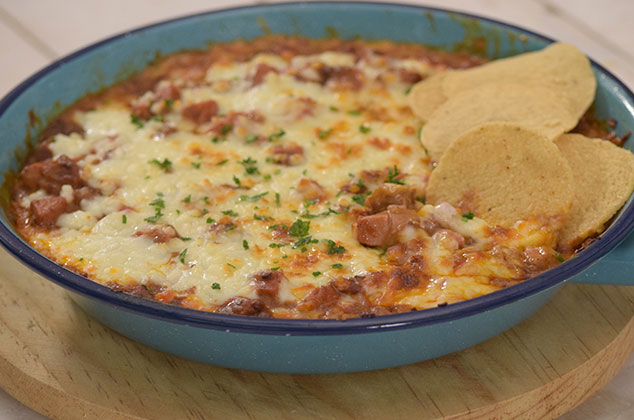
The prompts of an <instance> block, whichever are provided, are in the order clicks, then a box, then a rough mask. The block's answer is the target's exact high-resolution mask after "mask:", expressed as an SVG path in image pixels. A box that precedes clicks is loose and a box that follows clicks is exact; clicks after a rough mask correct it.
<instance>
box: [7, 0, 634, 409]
mask: <svg viewBox="0 0 634 420" xmlns="http://www.w3.org/2000/svg"><path fill="white" fill-rule="evenodd" d="M401 1H402V2H403V0H401ZM253 3H266V1H245V0H238V1H231V0H211V1H210V0H179V1H173V0H172V1H169V0H133V1H131V0H108V1H95V0H65V1H63V2H60V1H53V0H19V1H18V0H0V63H2V71H0V97H1V96H3V95H4V94H5V93H7V92H8V91H9V90H10V89H11V88H13V87H14V86H15V85H17V84H18V83H19V82H20V81H22V80H23V79H25V78H26V77H27V76H29V75H30V74H32V73H33V72H35V71H36V70H37V69H39V68H41V67H43V66H44V65H46V64H48V63H49V62H51V61H53V60H55V59H57V58H59V57H61V56H63V55H66V54H68V53H70V52H72V51H74V50H77V49H78V48H80V47H83V46H86V45H88V44H90V43H92V42H94V41H96V40H99V39H102V38H105V37H107V36H110V35H113V34H116V33H118V32H122V31H124V30H127V29H131V28H134V27H138V26H141V25H145V24H148V23H153V22H157V21H160V20H163V19H166V18H170V17H176V16H182V15H187V14H191V13H195V12H200V11H205V10H210V9H214V8H222V7H229V6H235V5H244V4H253ZM408 3H414V4H425V5H429V6H436V7H444V8H450V9H455V10H461V11H466V12H472V13H475V14H479V15H482V16H487V17H491V18H496V19H500V20H502V21H505V22H508V23H513V24H517V25H519V26H523V27H525V28H528V29H532V30H534V31H537V32H540V33H543V34H545V35H549V36H551V37H553V38H556V39H559V40H562V41H566V42H570V43H572V44H574V45H576V46H577V47H578V48H580V49H581V50H583V51H584V52H585V53H586V54H588V55H589V56H591V57H592V58H594V59H595V60H597V61H598V62H600V63H601V64H603V65H604V66H606V67H607V68H608V70H610V71H612V72H613V73H614V74H616V75H617V77H619V78H620V79H621V80H623V81H624V82H625V83H626V84H627V85H628V86H629V87H630V88H631V89H634V43H633V42H632V39H634V0H604V1H602V2H599V1H596V0H513V1H510V0H464V1H460V0H445V1H441V0H426V1H409V2H408ZM0 310H2V309H1V308H0ZM562 418H563V419H565V420H577V419H579V420H581V419H583V420H585V419H599V420H608V419H609V420H617V419H618V420H626V419H634V357H632V358H630V360H629V361H628V362H627V363H626V365H625V366H624V367H623V369H622V370H621V372H620V373H619V374H618V375H617V376H616V377H615V378H614V379H613V380H612V381H611V382H610V383H609V384H608V385H607V386H605V387H604V388H603V389H602V390H600V391H599V392H598V393H597V394H595V395H594V396H593V397H591V398H590V399H589V400H587V401H586V402H584V403H583V404H581V405H580V406H579V407H577V408H576V409H575V410H573V411H572V412H570V413H568V414H566V415H565V416H563V417H562ZM0 419H3V420H4V419H6V420H18V419H19V420H41V419H44V417H43V416H41V415H39V414H37V413H35V412H34V411H32V410H30V409H29V408H27V407H25V406H23V405H22V404H20V403H19V402H18V401H16V400H14V399H13V398H12V397H11V396H9V395H7V394H6V393H5V392H4V391H2V390H0Z"/></svg>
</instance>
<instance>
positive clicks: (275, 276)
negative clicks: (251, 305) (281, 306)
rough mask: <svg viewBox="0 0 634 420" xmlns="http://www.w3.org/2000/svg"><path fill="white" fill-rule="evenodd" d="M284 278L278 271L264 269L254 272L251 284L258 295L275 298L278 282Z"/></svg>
mask: <svg viewBox="0 0 634 420" xmlns="http://www.w3.org/2000/svg"><path fill="white" fill-rule="evenodd" d="M284 278H285V276H284V274H283V273H282V272H280V271H272V270H265V271H261V272H259V273H257V274H255V275H254V276H253V277H252V279H251V284H252V285H253V287H254V288H255V292H256V293H257V294H258V296H259V297H265V298H268V299H273V300H277V297H278V295H277V294H278V292H279V290H280V283H281V282H282V280H283V279H284Z"/></svg>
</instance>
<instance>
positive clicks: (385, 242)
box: [357, 206, 418, 248]
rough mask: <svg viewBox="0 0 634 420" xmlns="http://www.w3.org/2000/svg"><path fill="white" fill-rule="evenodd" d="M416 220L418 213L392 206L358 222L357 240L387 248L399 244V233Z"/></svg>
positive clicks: (361, 218)
mask: <svg viewBox="0 0 634 420" xmlns="http://www.w3.org/2000/svg"><path fill="white" fill-rule="evenodd" d="M416 220H418V215H417V214H416V211H414V210H411V209H406V208H403V207H397V206H390V207H389V208H388V209H387V210H385V211H382V212H380V213H377V214H372V215H369V216H363V217H360V218H359V220H357V240H358V241H359V242H360V243H361V244H363V245H367V246H372V247H380V248H387V247H389V246H391V245H394V244H396V243H398V234H399V232H400V231H401V230H403V228H405V227H406V226H407V225H408V224H410V223H411V222H414V221H416Z"/></svg>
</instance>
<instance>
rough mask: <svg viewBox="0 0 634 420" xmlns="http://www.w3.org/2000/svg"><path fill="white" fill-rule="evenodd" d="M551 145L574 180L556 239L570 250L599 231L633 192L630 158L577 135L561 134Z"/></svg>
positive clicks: (610, 145) (633, 160)
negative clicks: (568, 207)
mask: <svg viewBox="0 0 634 420" xmlns="http://www.w3.org/2000/svg"><path fill="white" fill-rule="evenodd" d="M555 144H556V145H557V147H558V148H559V150H560V151H561V153H562V154H563V156H564V157H565V158H566V160H567V161H568V164H569V165H570V168H571V169H572V174H573V177H574V187H575V198H574V201H573V204H572V209H571V210H570V214H569V215H568V219H567V220H566V223H565V224H564V227H563V229H562V231H561V233H560V236H559V243H560V245H561V246H562V247H563V248H568V249H570V248H572V247H574V246H576V245H578V244H580V243H581V242H582V241H583V240H584V239H586V238H587V237H589V236H591V235H594V234H596V233H600V232H602V231H603V228H604V225H605V224H606V223H607V222H608V221H609V220H610V219H611V218H612V216H614V214H615V213H616V212H617V211H618V210H619V209H620V208H621V207H622V206H623V204H625V202H626V201H627V199H628V198H629V196H630V194H631V193H632V190H634V154H632V152H630V151H629V150H626V149H622V148H620V147H618V146H616V145H614V144H613V143H611V142H609V141H606V140H601V139H591V138H588V137H585V136H583V135H581V134H564V135H562V136H561V137H559V138H558V139H556V140H555Z"/></svg>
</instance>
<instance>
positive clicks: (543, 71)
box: [442, 42, 597, 120]
mask: <svg viewBox="0 0 634 420" xmlns="http://www.w3.org/2000/svg"><path fill="white" fill-rule="evenodd" d="M505 82H516V83H518V82H519V83H530V84H536V85H540V86H544V87H546V88H548V89H551V90H553V91H554V92H556V94H557V95H558V96H560V97H561V98H563V99H566V101H567V106H568V107H569V111H570V112H571V113H572V114H573V115H575V116H576V119H577V120H578V119H579V118H580V117H581V116H582V115H583V113H584V112H586V110H587V109H588V107H590V104H592V101H593V100H594V94H595V91H596V88H597V81H596V78H595V77H594V73H593V72H592V68H591V67H590V60H588V58H587V57H586V56H585V55H584V54H583V53H582V52H581V51H579V50H578V49H577V48H576V47H574V46H573V45H570V44H566V43H563V42H557V43H554V44H551V45H549V46H548V47H546V48H544V49H543V50H540V51H535V52H530V53H525V54H520V55H517V56H514V57H509V58H504V59H501V60H496V61H492V62H490V63H487V64H485V65H482V66H479V67H474V68H472V69H467V70H463V71H454V72H451V73H449V74H448V75H447V77H445V78H444V79H443V81H442V92H443V93H444V95H445V96H446V97H448V98H451V97H452V96H453V95H456V94H458V93H460V92H462V91H464V90H466V89H470V88H473V87H474V86H481V85H484V84H487V83H505Z"/></svg>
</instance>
